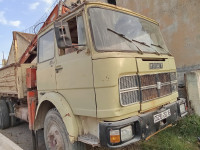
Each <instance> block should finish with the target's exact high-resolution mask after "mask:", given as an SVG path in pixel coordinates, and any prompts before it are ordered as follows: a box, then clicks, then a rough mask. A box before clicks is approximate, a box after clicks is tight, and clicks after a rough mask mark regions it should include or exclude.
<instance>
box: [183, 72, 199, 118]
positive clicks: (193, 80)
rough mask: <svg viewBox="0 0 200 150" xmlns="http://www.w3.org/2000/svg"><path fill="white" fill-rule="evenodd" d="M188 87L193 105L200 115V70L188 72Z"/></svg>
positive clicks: (189, 97) (189, 98)
mask: <svg viewBox="0 0 200 150" xmlns="http://www.w3.org/2000/svg"><path fill="white" fill-rule="evenodd" d="M186 89H187V94H188V101H189V102H190V104H191V107H192V108H193V109H194V111H195V113H196V114H197V115H199V116H200V70H198V71H193V72H189V73H186Z"/></svg>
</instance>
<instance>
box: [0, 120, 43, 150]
mask: <svg viewBox="0 0 200 150" xmlns="http://www.w3.org/2000/svg"><path fill="white" fill-rule="evenodd" d="M0 133H1V134H3V135H5V136H6V137H8V138H9V139H10V140H12V141H13V142H15V143H16V144H17V145H19V146H20V147H21V148H22V149H23V150H32V137H31V132H30V130H29V128H28V124H27V123H22V124H20V125H18V126H16V127H12V128H8V129H5V130H0ZM38 136H39V139H38V141H39V150H46V148H45V144H44V137H43V131H42V130H41V131H39V133H38Z"/></svg>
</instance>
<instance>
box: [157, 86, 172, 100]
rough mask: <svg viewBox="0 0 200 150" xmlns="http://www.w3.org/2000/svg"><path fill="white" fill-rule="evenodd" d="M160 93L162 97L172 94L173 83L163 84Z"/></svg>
mask: <svg viewBox="0 0 200 150" xmlns="http://www.w3.org/2000/svg"><path fill="white" fill-rule="evenodd" d="M159 93H160V97H163V96H165V95H169V94H171V85H170V84H168V85H164V86H162V88H161V89H160V91H159Z"/></svg>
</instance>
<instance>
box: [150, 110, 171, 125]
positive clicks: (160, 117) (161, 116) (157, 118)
mask: <svg viewBox="0 0 200 150" xmlns="http://www.w3.org/2000/svg"><path fill="white" fill-rule="evenodd" d="M169 116H171V112H170V109H167V110H165V111H163V112H161V113H159V114H156V115H154V116H153V117H154V123H157V122H159V121H161V120H163V119H166V118H167V117H169Z"/></svg>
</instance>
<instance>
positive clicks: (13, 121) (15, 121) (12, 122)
mask: <svg viewBox="0 0 200 150" xmlns="http://www.w3.org/2000/svg"><path fill="white" fill-rule="evenodd" d="M6 103H7V106H8V110H9V113H14V107H13V105H14V102H12V101H10V100H7V101H6ZM20 122H21V120H20V119H19V118H17V117H15V116H10V126H11V127H14V126H16V125H18V124H19V123H20Z"/></svg>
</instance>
